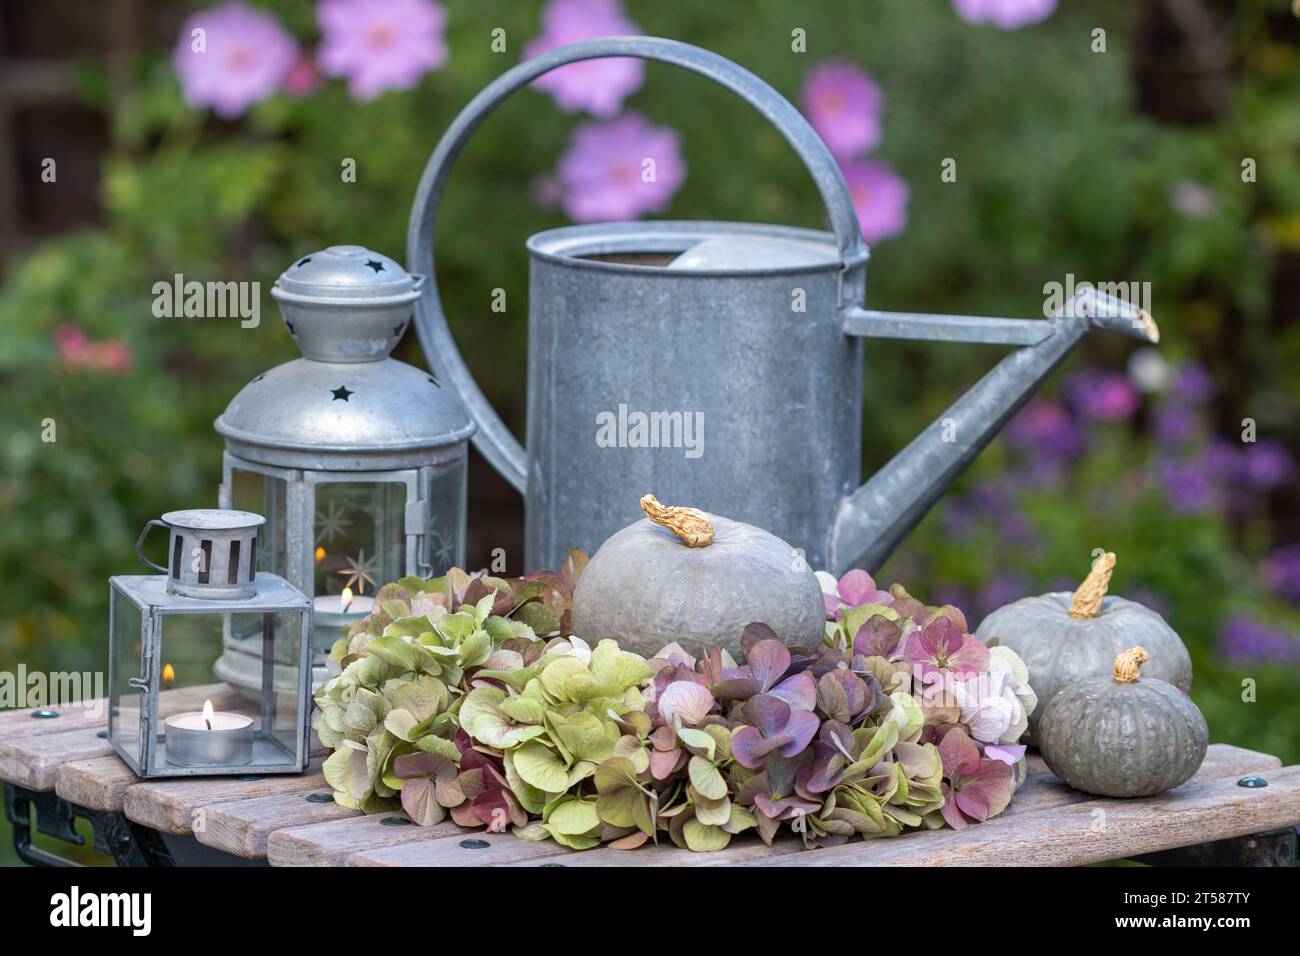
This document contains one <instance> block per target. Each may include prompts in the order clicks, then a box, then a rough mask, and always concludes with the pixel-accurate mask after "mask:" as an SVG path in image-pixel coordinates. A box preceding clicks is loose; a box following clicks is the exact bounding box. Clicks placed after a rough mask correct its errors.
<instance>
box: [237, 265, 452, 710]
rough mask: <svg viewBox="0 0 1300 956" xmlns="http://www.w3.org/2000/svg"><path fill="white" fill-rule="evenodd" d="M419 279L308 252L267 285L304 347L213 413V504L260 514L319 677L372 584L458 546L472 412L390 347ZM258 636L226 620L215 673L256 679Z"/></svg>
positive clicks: (434, 568) (265, 548)
mask: <svg viewBox="0 0 1300 956" xmlns="http://www.w3.org/2000/svg"><path fill="white" fill-rule="evenodd" d="M423 283H424V278H423V277H422V276H415V275H411V274H409V273H407V271H406V270H405V269H403V268H402V267H401V266H400V265H399V264H398V263H396V262H394V261H393V260H392V259H390V258H388V257H387V256H384V255H380V254H379V253H377V252H372V251H371V250H369V249H366V248H364V247H362V246H331V247H329V248H328V249H324V250H322V251H320V252H313V253H312V254H311V255H307V256H303V257H302V258H301V259H299V260H298V261H297V262H296V263H294V264H293V265H292V266H290V267H289V269H287V270H286V271H285V272H284V273H283V274H282V275H281V276H280V278H279V279H278V280H277V281H276V283H275V286H274V287H273V288H272V290H271V295H272V296H274V297H275V299H276V301H277V302H279V304H280V312H281V315H282V317H283V319H284V324H285V327H286V328H287V329H288V330H289V334H290V335H291V336H292V337H293V340H294V342H295V343H297V345H298V347H299V349H301V350H302V353H303V357H302V358H299V359H295V360H294V361H292V362H287V363H285V364H284V365H280V366H278V367H276V368H273V369H271V370H270V371H268V372H265V373H263V374H262V375H259V376H257V378H255V379H253V381H252V382H250V383H249V384H248V385H246V386H245V387H244V388H243V389H242V390H241V391H240V392H239V394H238V395H236V396H235V398H234V400H233V401H231V403H230V405H229V406H228V407H227V408H226V410H225V412H223V413H222V415H221V417H220V418H218V419H217V421H216V429H217V431H218V432H219V433H220V434H221V435H222V436H223V437H224V438H225V441H226V451H225V456H224V466H223V474H222V483H221V490H220V503H221V506H222V507H224V508H245V509H248V510H251V511H258V512H261V513H262V514H265V515H266V518H267V521H266V526H265V528H264V529H263V532H262V543H261V550H260V552H259V554H260V567H261V568H262V569H263V570H265V571H270V572H274V573H276V574H280V575H283V576H284V577H285V578H287V579H288V580H289V581H290V582H292V583H293V584H294V585H296V586H297V587H299V588H300V589H302V590H303V591H304V592H305V593H306V594H308V595H309V596H311V598H312V601H313V606H314V609H315V633H314V636H313V645H314V648H315V652H316V654H315V660H316V673H315V683H316V684H319V683H320V682H322V681H323V680H324V679H325V677H326V673H325V668H324V655H325V654H326V653H327V652H328V651H329V648H330V646H331V645H332V644H333V643H334V641H335V640H337V639H338V638H339V637H340V636H341V635H342V634H343V633H344V632H345V630H346V628H347V627H348V626H349V625H350V624H351V623H352V622H353V621H356V620H359V619H360V618H362V617H364V616H365V615H366V614H367V613H369V611H370V609H371V607H372V606H373V602H374V594H375V592H376V591H377V590H378V588H379V587H380V586H381V585H383V584H384V583H385V582H387V581H395V580H397V579H398V578H401V577H404V576H406V575H419V576H421V577H430V576H434V575H438V574H441V573H443V572H444V571H446V570H447V569H448V568H450V567H452V566H454V565H456V564H460V563H463V561H464V541H465V500H466V488H465V468H466V458H467V450H468V439H469V437H470V435H471V434H473V432H474V427H475V426H474V424H473V423H472V422H471V421H470V418H469V416H468V415H467V414H466V412H465V410H464V409H463V408H462V407H461V405H460V402H459V401H458V400H457V399H456V398H455V397H454V396H453V395H452V394H451V390H450V389H445V388H443V387H442V386H441V383H440V382H439V381H438V380H437V379H436V378H434V376H432V375H430V374H429V373H428V372H425V371H422V370H420V369H417V368H415V367H413V366H410V365H407V364H405V363H403V362H399V361H397V360H396V359H393V358H391V357H389V353H390V352H391V351H392V349H393V347H394V346H395V345H397V342H398V340H399V339H401V337H402V333H403V332H404V331H405V330H406V327H407V325H408V323H409V321H410V316H411V310H412V304H413V303H414V301H415V300H416V299H417V298H418V297H419V295H420V288H421V286H422V285H423ZM261 648H262V644H261V641H260V638H259V636H258V634H257V633H256V631H255V630H240V629H238V628H232V629H231V630H230V632H229V633H227V634H226V636H225V652H224V653H223V654H222V657H221V660H220V661H219V662H218V664H217V673H218V676H220V677H221V678H222V679H223V680H225V681H227V682H228V683H230V684H231V685H233V686H235V687H239V688H244V689H247V688H249V687H251V686H252V685H253V683H254V681H255V679H256V675H257V674H258V673H260V671H261V668H262V659H261V654H262V651H261Z"/></svg>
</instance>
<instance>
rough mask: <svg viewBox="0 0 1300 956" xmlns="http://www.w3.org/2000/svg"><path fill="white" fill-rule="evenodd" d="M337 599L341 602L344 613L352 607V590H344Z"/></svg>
mask: <svg viewBox="0 0 1300 956" xmlns="http://www.w3.org/2000/svg"><path fill="white" fill-rule="evenodd" d="M339 598H340V599H341V600H342V601H343V610H345V611H346V610H347V609H348V608H350V607H351V606H352V589H351V588H344V589H343V593H342V594H340V595H339Z"/></svg>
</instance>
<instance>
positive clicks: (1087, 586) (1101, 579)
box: [1070, 551, 1115, 618]
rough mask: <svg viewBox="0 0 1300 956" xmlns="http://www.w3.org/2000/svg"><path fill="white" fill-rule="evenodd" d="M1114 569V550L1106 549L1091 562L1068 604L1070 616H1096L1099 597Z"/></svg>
mask: <svg viewBox="0 0 1300 956" xmlns="http://www.w3.org/2000/svg"><path fill="white" fill-rule="evenodd" d="M1114 571H1115V552H1114V551H1107V552H1106V553H1105V554H1103V555H1102V556H1101V557H1100V558H1098V559H1097V560H1096V561H1094V562H1092V570H1091V571H1089V572H1088V576H1087V577H1086V578H1084V579H1083V583H1082V584H1080V585H1079V590H1077V591H1075V592H1074V601H1073V602H1072V603H1071V604H1070V617H1080V618H1088V617H1096V616H1097V615H1098V614H1100V613H1101V599H1102V598H1104V597H1105V596H1106V589H1107V588H1108V587H1110V576H1111V574H1113V573H1114Z"/></svg>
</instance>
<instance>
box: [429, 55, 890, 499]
mask: <svg viewBox="0 0 1300 956" xmlns="http://www.w3.org/2000/svg"><path fill="white" fill-rule="evenodd" d="M604 57H637V58H639V59H643V60H654V61H657V62H660V63H668V64H671V65H673V66H680V67H682V68H683V69H686V70H690V71H691V72H693V73H698V74H700V75H701V76H704V77H707V78H709V79H711V80H713V81H714V82H716V83H718V84H719V85H721V86H723V87H725V88H727V89H728V90H730V91H731V92H733V93H735V94H736V95H737V96H739V97H740V98H741V99H743V100H744V101H745V102H747V103H748V104H749V105H750V106H752V107H754V108H755V109H756V110H758V111H759V112H760V113H762V114H763V116H765V117H766V118H767V119H768V120H769V121H770V122H771V123H772V125H773V126H775V127H776V128H777V130H778V131H779V132H780V133H781V135H782V136H784V137H785V139H786V141H787V142H789V144H790V145H791V146H793V147H794V150H795V152H796V153H798V154H799V158H800V159H802V160H803V162H804V165H805V166H806V167H807V168H808V171H809V172H810V173H812V177H813V181H814V182H815V183H816V184H817V189H818V190H819V191H820V192H821V195H822V200H823V201H824V202H825V204H826V209H827V212H828V214H829V217H830V223H831V228H832V229H833V230H834V232H835V240H836V243H837V245H838V247H839V254H840V261H841V262H842V263H843V265H844V267H845V268H846V269H849V268H852V267H854V266H858V265H861V264H862V263H863V262H865V261H866V258H867V247H866V245H865V244H864V243H863V241H862V233H861V231H860V229H859V227H858V218H857V213H856V212H855V211H854V208H853V200H852V197H851V196H850V195H849V189H848V186H847V185H846V184H845V182H844V176H843V175H842V174H841V173H840V169H839V166H838V165H837V164H836V162H835V159H834V157H833V156H831V153H830V150H829V149H827V148H826V144H825V143H823V142H822V140H821V137H819V136H818V135H817V134H816V133H815V132H814V131H813V128H812V127H811V126H809V125H808V121H807V120H806V119H804V118H803V115H802V114H801V113H800V112H799V111H798V110H796V109H795V108H794V107H793V106H791V105H790V102H789V101H788V100H787V99H786V98H785V97H783V96H782V95H781V94H780V93H778V92H777V91H776V90H774V89H773V88H772V87H771V86H769V85H768V84H767V83H766V82H764V81H763V80H761V79H759V78H758V77H757V76H755V75H754V74H753V73H751V72H749V71H748V70H746V69H745V68H744V67H742V66H739V65H737V64H735V63H733V62H732V61H730V60H728V59H727V58H726V57H723V56H719V55H718V54H716V53H711V52H709V51H708V50H703V49H701V48H700V47H697V46H691V45H690V44H689V43H682V42H680V41H678V40H668V39H665V38H663V37H644V36H634V37H601V38H599V39H595V40H584V41H583V42H581V43H574V44H571V45H569V46H563V47H558V48H556V49H554V50H551V51H549V52H548V53H544V54H542V55H541V56H539V57H536V58H534V59H531V60H525V61H524V62H523V63H520V64H519V65H517V66H515V67H514V68H513V69H510V70H507V71H506V72H505V73H503V74H502V75H501V76H499V77H497V78H496V80H494V81H493V82H492V83H489V84H488V85H487V86H486V87H484V88H483V90H482V91H481V92H480V93H479V94H478V95H477V96H475V97H474V99H472V100H470V102H469V105H468V106H466V107H465V108H464V109H463V110H461V112H460V115H459V116H457V117H456V119H455V120H454V121H453V122H452V124H451V125H450V126H449V127H448V128H447V132H446V133H444V134H443V137H442V140H441V141H440V142H439V143H438V147H437V149H435V150H434V151H433V155H432V156H430V157H429V163H428V165H426V166H425V167H424V175H423V176H421V177H420V187H419V189H418V190H417V191H416V194H415V202H414V203H413V204H412V206H411V219H410V223H409V225H408V228H407V233H406V258H407V266H408V268H409V269H410V270H411V271H412V272H416V273H422V274H424V275H427V276H428V277H429V281H428V283H426V285H425V286H424V289H423V293H422V295H421V296H420V298H419V300H418V301H417V302H416V308H415V326H416V331H417V332H418V333H419V336H420V344H421V345H422V346H423V347H424V354H425V355H426V356H427V357H428V359H429V362H430V364H432V365H433V368H434V371H435V372H436V373H437V374H438V375H439V376H441V378H442V379H443V381H445V382H448V383H450V385H451V386H452V387H453V388H454V389H455V390H456V392H457V394H458V395H459V396H460V398H461V400H462V401H463V402H464V403H465V406H466V408H467V410H468V411H469V414H470V416H471V417H472V418H473V419H474V421H475V422H476V423H477V424H478V426H479V430H478V432H477V433H476V434H475V435H474V444H475V445H476V446H477V447H478V450H479V451H481V452H482V453H483V456H484V457H485V458H487V459H488V461H490V462H491V463H492V465H493V466H494V467H495V468H496V469H497V470H498V471H499V472H500V473H501V474H502V475H503V476H504V477H505V478H506V480H508V481H509V482H510V483H511V484H512V485H514V486H515V488H516V489H518V490H519V491H520V492H521V493H522V492H526V491H527V486H528V473H527V456H526V455H525V453H524V449H523V447H522V446H521V445H520V444H519V442H518V441H516V440H515V437H514V436H513V435H512V434H511V433H510V429H508V428H507V427H506V425H505V423H504V422H503V421H502V420H501V418H500V416H498V415H497V413H496V411H495V410H493V408H492V406H491V405H490V404H489V403H488V400H487V398H486V397H485V396H484V395H483V392H482V391H481V390H480V389H479V387H478V385H477V384H476V383H475V382H474V379H473V377H472V376H471V375H470V372H469V369H468V368H467V367H466V365H465V360H464V359H462V358H461V355H460V352H459V350H458V349H457V348H456V342H455V340H454V339H453V338H452V335H451V329H450V328H449V327H448V325H447V317H446V315H445V314H444V312H443V309H442V301H441V299H440V298H439V297H438V282H437V272H436V269H435V266H434V249H433V232H434V224H435V222H436V220H437V215H438V204H439V201H440V200H441V198H442V191H443V189H444V187H445V186H446V185H447V180H448V178H450V176H451V168H452V164H453V163H454V162H455V161H456V157H457V156H458V155H459V154H460V151H461V150H462V149H463V148H464V146H465V143H466V142H467V141H468V140H469V137H470V136H471V135H472V134H473V133H474V131H475V130H476V129H478V127H479V124H481V123H482V122H483V121H484V120H485V119H486V118H487V117H488V115H489V114H490V113H491V112H492V110H494V109H495V108H496V107H497V105H498V104H500V103H501V102H502V101H503V100H504V99H505V98H506V97H507V96H509V95H510V94H511V93H513V92H514V91H515V90H517V89H519V88H520V87H523V86H526V85H528V84H529V83H531V82H532V81H533V80H535V79H537V77H539V76H541V75H542V74H543V73H547V72H549V71H551V70H553V69H555V68H556V67H560V66H564V65H566V64H569V63H577V62H579V61H581V60H596V59H601V58H604Z"/></svg>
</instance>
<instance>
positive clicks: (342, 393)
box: [330, 385, 356, 402]
mask: <svg viewBox="0 0 1300 956" xmlns="http://www.w3.org/2000/svg"><path fill="white" fill-rule="evenodd" d="M330 394H331V395H333V396H334V398H333V401H336V402H337V401H338V400H339V399H343V401H345V402H346V401H347V400H348V396H349V395H355V394H356V392H354V391H352V390H351V389H349V388H348V387H347V386H346V385H340V386H339V387H338V388H332V389H330Z"/></svg>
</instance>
